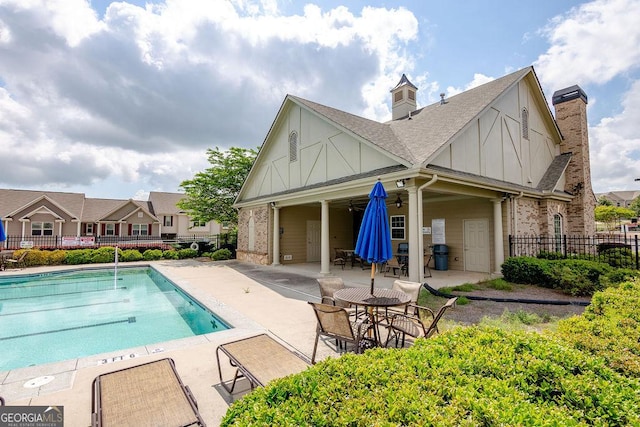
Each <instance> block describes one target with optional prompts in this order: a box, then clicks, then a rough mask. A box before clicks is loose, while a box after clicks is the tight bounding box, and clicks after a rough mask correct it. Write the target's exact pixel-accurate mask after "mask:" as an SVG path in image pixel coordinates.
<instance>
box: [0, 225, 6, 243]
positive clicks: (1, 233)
mask: <svg viewBox="0 0 640 427" xmlns="http://www.w3.org/2000/svg"><path fill="white" fill-rule="evenodd" d="M5 240H7V235H6V234H5V232H4V225H2V221H0V242H4V241H5Z"/></svg>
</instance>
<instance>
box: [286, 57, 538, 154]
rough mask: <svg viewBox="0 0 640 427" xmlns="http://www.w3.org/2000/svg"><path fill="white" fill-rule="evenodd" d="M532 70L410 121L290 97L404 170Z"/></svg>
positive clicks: (422, 111) (425, 111)
mask: <svg viewBox="0 0 640 427" xmlns="http://www.w3.org/2000/svg"><path fill="white" fill-rule="evenodd" d="M529 73H533V67H526V68H523V69H521V70H518V71H516V72H514V73H511V74H508V75H506V76H504V77H501V78H499V79H496V80H493V81H491V82H489V83H485V84H483V85H481V86H478V87H476V88H473V89H470V90H467V91H465V92H462V93H459V94H458V95H455V96H452V97H451V98H449V99H447V100H446V102H445V103H444V104H441V103H440V102H437V103H435V104H432V105H429V106H426V107H424V108H421V109H419V110H416V111H414V112H412V113H411V115H410V118H409V116H406V117H404V118H401V119H398V120H393V121H390V122H386V123H380V122H376V121H374V120H369V119H365V118H364V117H359V116H356V115H354V114H351V113H347V112H345V111H341V110H338V109H335V108H331V107H327V106H326V105H322V104H318V103H315V102H312V101H309V100H306V99H303V98H299V97H297V96H293V95H287V97H288V98H290V99H292V100H293V101H294V102H296V103H298V104H302V105H304V106H306V107H307V108H309V109H311V110H312V111H315V112H316V113H317V114H319V115H321V116H323V117H325V118H326V119H328V120H330V121H331V122H333V123H335V124H337V125H339V126H341V127H343V128H344V129H346V130H347V131H350V132H352V133H354V134H356V135H358V136H360V137H361V138H363V139H365V140H367V141H369V142H370V143H372V144H373V145H375V146H378V147H380V148H381V149H383V150H385V151H387V152H388V153H391V154H393V155H395V156H397V157H399V158H400V159H402V160H404V161H405V162H406V163H408V164H407V166H410V165H420V166H426V164H427V163H428V162H429V161H430V160H431V159H432V157H433V156H434V155H435V154H437V152H438V150H439V149H440V148H441V147H443V146H444V145H446V144H447V143H448V142H449V141H451V139H452V138H453V137H455V136H456V135H457V134H458V133H459V132H461V131H462V130H463V129H464V128H465V127H466V126H467V125H468V124H469V123H471V122H472V121H473V120H474V119H475V118H477V117H478V116H479V115H480V114H481V113H482V112H483V111H484V110H485V109H486V108H488V107H489V106H490V105H491V104H492V103H493V102H495V101H496V100H497V99H498V98H499V97H500V96H501V95H502V94H504V93H505V92H506V90H507V89H509V88H510V87H512V86H514V85H515V84H517V82H518V81H520V80H522V79H523V78H524V77H525V76H526V75H527V74H529Z"/></svg>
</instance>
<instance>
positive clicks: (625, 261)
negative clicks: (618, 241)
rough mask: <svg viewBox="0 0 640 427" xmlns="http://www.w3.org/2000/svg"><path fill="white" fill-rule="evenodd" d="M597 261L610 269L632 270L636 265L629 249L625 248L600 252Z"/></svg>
mask: <svg viewBox="0 0 640 427" xmlns="http://www.w3.org/2000/svg"><path fill="white" fill-rule="evenodd" d="M599 259H600V260H601V261H602V262H606V263H607V264H609V265H610V266H612V267H619V268H633V267H635V265H636V263H635V260H634V258H633V253H632V252H631V249H629V248H626V247H625V248H611V249H605V250H603V251H602V252H600V258H599Z"/></svg>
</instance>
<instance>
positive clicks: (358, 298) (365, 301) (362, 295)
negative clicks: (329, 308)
mask: <svg viewBox="0 0 640 427" xmlns="http://www.w3.org/2000/svg"><path fill="white" fill-rule="evenodd" d="M333 298H334V299H336V300H339V301H343V302H346V303H349V304H354V305H361V306H363V307H365V311H366V313H367V314H368V315H369V319H370V321H371V324H372V325H373V326H374V327H373V333H374V334H375V337H374V338H375V341H376V343H377V344H378V345H379V346H382V343H381V341H380V331H379V329H378V327H379V322H378V315H377V314H378V313H377V310H378V309H379V308H380V307H384V308H386V307H397V306H403V305H407V304H409V302H411V296H410V295H408V294H406V293H404V292H402V291H396V290H392V289H374V290H373V295H371V292H370V289H369V288H360V287H352V288H344V289H340V290H337V291H336V292H334V294H333Z"/></svg>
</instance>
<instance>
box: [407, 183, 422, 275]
mask: <svg viewBox="0 0 640 427" xmlns="http://www.w3.org/2000/svg"><path fill="white" fill-rule="evenodd" d="M407 191H408V193H409V206H408V211H407V216H408V217H409V280H411V281H412V282H420V281H422V266H421V265H422V262H423V260H422V253H421V252H420V244H419V242H418V237H419V236H420V233H421V231H422V230H418V189H417V188H416V187H415V186H414V187H408V188H407Z"/></svg>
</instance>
